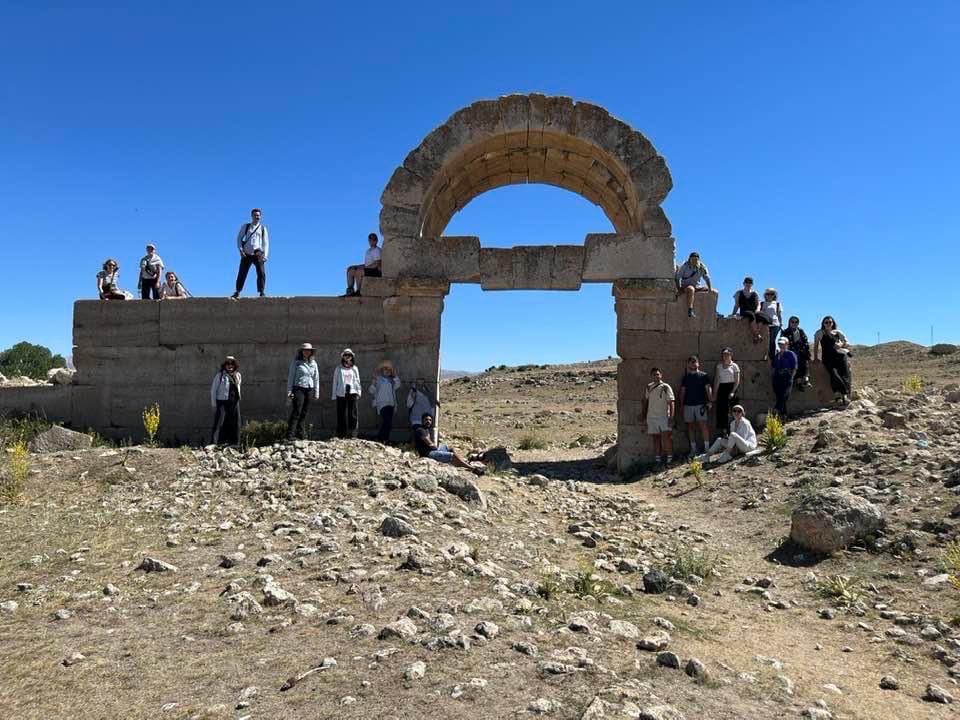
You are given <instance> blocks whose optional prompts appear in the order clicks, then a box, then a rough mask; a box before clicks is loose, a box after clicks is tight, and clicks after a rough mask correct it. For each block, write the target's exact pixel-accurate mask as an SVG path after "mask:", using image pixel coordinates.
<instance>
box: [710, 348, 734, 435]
mask: <svg viewBox="0 0 960 720" xmlns="http://www.w3.org/2000/svg"><path fill="white" fill-rule="evenodd" d="M739 388H740V366H739V365H737V364H736V363H735V362H734V361H733V350H732V349H731V348H728V347H726V348H724V349H723V350H721V351H720V362H718V363H717V367H716V369H715V370H714V372H713V397H714V398H716V401H717V435H718V436H719V435H723V434H725V433H726V432H727V426H728V425H729V424H730V406H731V405H732V404H733V403H735V402H736V400H735V398H736V396H737V390H738V389H739Z"/></svg>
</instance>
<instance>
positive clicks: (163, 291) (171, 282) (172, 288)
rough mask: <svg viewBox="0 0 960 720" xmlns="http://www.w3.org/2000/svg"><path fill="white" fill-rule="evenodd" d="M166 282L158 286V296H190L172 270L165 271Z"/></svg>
mask: <svg viewBox="0 0 960 720" xmlns="http://www.w3.org/2000/svg"><path fill="white" fill-rule="evenodd" d="M166 280H167V281H166V282H165V283H164V284H163V285H162V286H161V287H160V297H162V298H163V299H164V300H183V299H184V298H188V297H190V293H189V292H187V288H185V287H184V285H183V283H182V282H180V278H178V277H177V274H176V273H175V272H173V271H172V270H170V271H167V275H166Z"/></svg>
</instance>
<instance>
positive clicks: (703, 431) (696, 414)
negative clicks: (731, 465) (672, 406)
mask: <svg viewBox="0 0 960 720" xmlns="http://www.w3.org/2000/svg"><path fill="white" fill-rule="evenodd" d="M680 406H681V407H682V408H683V421H684V422H685V423H686V424H687V434H688V436H689V437H690V457H691V459H692V458H695V457H696V456H697V433H696V431H697V429H698V428H699V429H700V435H701V436H702V438H703V449H704V451H706V449H707V448H708V447H710V423H709V418H710V408H711V407H712V406H713V387H712V386H711V385H710V376H709V375H707V374H706V373H705V372H703V371H702V370H701V369H700V358H698V357H697V356H696V355H691V356H690V357H688V358H687V372H686V374H685V375H684V376H683V380H682V381H681V382H680Z"/></svg>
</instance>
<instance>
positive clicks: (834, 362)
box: [813, 315, 852, 405]
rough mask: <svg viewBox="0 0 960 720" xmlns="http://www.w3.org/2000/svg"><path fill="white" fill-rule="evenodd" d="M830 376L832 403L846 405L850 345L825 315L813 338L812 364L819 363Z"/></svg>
mask: <svg viewBox="0 0 960 720" xmlns="http://www.w3.org/2000/svg"><path fill="white" fill-rule="evenodd" d="M821 354H822V355H823V366H824V368H826V370H827V374H828V375H829V376H830V387H831V388H832V389H833V393H834V401H835V402H841V403H843V404H844V405H846V404H847V403H848V402H850V390H851V389H852V382H851V379H850V344H849V343H848V342H847V336H846V335H844V334H843V332H842V331H841V330H840V328H838V327H837V321H836V320H834V319H833V318H832V317H831V316H830V315H827V316H825V317H824V318H823V320H821V321H820V329H819V330H817V332H816V334H815V335H814V336H813V362H814V363H818V362H820V356H821Z"/></svg>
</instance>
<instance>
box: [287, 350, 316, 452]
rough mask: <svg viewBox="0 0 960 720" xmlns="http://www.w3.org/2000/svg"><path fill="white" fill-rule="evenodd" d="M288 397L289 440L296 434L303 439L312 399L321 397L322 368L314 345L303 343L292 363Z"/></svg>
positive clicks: (288, 382)
mask: <svg viewBox="0 0 960 720" xmlns="http://www.w3.org/2000/svg"><path fill="white" fill-rule="evenodd" d="M287 397H288V398H290V400H291V407H290V419H289V420H287V440H293V438H294V436H296V437H298V438H301V439H303V438H304V437H305V434H304V431H303V421H304V420H305V419H306V417H307V411H308V410H309V409H310V401H311V400H319V399H320V369H319V368H318V367H317V361H316V360H314V359H313V345H311V344H310V343H303V345H301V346H300V349H299V350H297V356H296V357H295V358H294V359H293V362H292V363H290V371H289V372H288V373H287Z"/></svg>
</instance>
